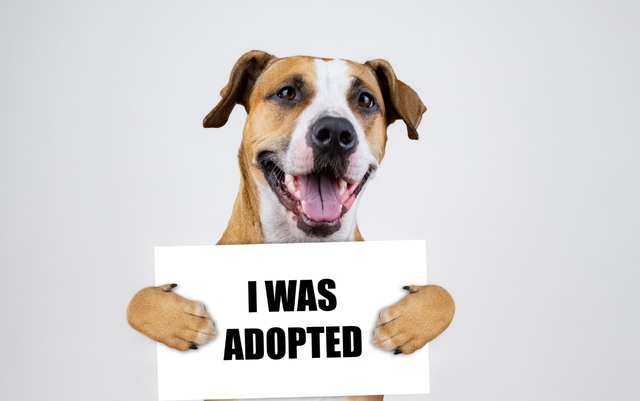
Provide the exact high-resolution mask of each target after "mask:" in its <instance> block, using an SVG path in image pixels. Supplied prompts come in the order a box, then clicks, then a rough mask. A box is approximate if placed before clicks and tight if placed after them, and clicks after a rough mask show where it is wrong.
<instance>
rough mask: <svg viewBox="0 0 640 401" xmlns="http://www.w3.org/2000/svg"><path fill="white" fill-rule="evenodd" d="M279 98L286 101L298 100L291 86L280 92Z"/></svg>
mask: <svg viewBox="0 0 640 401" xmlns="http://www.w3.org/2000/svg"><path fill="white" fill-rule="evenodd" d="M278 97H279V98H280V99H284V100H293V99H295V98H296V90H295V89H293V87H291V86H285V87H284V88H282V89H280V91H278Z"/></svg>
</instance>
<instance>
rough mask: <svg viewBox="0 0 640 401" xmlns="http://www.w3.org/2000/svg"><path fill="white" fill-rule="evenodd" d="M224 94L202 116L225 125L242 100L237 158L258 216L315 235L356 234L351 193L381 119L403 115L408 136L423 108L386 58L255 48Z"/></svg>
mask: <svg viewBox="0 0 640 401" xmlns="http://www.w3.org/2000/svg"><path fill="white" fill-rule="evenodd" d="M220 95H221V96H222V100H220V103H218V105H217V106H216V107H215V108H214V109H213V110H212V111H211V112H210V113H209V114H208V115H207V117H206V118H205V119H204V126H205V127H214V128H217V127H221V126H223V125H224V124H225V123H226V122H227V120H228V118H229V115H230V113H231V111H232V110H233V108H234V106H235V105H236V104H241V105H243V106H244V107H245V109H246V111H247V114H248V116H247V122H246V125H245V129H244V137H243V141H242V146H241V149H240V165H241V168H242V169H244V170H245V171H243V177H244V179H250V180H252V181H253V182H254V183H256V185H257V187H258V188H259V192H260V194H261V196H260V198H261V199H260V202H261V210H262V211H263V212H264V213H262V212H261V218H262V219H263V220H264V219H270V222H271V224H275V223H274V222H275V220H278V224H279V225H280V226H281V227H280V229H283V228H285V229H287V230H289V231H295V232H297V233H299V234H300V235H303V236H305V237H314V238H320V239H332V238H331V237H332V236H334V235H336V234H337V233H338V232H342V233H346V232H348V233H350V234H349V235H353V231H354V229H355V210H354V209H355V208H356V204H357V197H358V195H359V194H360V193H361V192H362V189H363V187H364V185H365V183H366V182H367V181H368V180H369V179H371V177H372V176H373V174H374V173H375V171H376V169H377V168H378V165H379V164H380V162H381V161H382V158H383V156H384V152H385V145H386V142H387V126H388V125H389V124H391V123H393V122H394V121H395V120H398V119H401V120H403V121H404V123H405V124H406V126H407V131H408V135H409V138H411V139H418V133H417V131H416V128H417V127H418V124H419V123H420V120H421V118H422V114H423V113H424V112H425V111H426V107H425V106H424V105H423V104H422V102H421V101H420V98H419V97H418V95H417V94H416V93H415V92H414V91H413V90H412V89H411V88H410V87H409V86H407V85H405V84H404V83H403V82H402V81H400V80H398V79H397V78H396V76H395V73H394V71H393V69H392V68H391V66H390V65H389V63H387V62H386V61H384V60H373V61H368V62H366V63H364V64H359V63H355V62H352V61H346V60H329V59H320V58H313V57H306V56H297V57H288V58H277V57H275V56H272V55H270V54H267V53H264V52H261V51H252V52H249V53H247V54H245V55H243V56H242V57H241V58H240V59H239V60H238V62H237V63H236V65H235V66H234V67H233V70H232V71H231V77H230V79H229V83H228V84H227V85H226V86H225V87H224V88H223V89H222V91H221V92H220ZM349 211H351V213H348V212H349ZM264 215H268V216H266V217H265V216H264ZM345 215H349V216H351V218H350V219H349V221H348V222H347V223H349V224H345ZM285 221H286V223H285ZM283 224H285V225H286V227H282V225H283ZM264 225H265V222H264V221H263V226H264ZM347 225H350V226H351V227H346V226H347ZM343 239H345V238H343Z"/></svg>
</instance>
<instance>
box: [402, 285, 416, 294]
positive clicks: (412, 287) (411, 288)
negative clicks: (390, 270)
mask: <svg viewBox="0 0 640 401" xmlns="http://www.w3.org/2000/svg"><path fill="white" fill-rule="evenodd" d="M402 289H403V290H407V291H409V294H415V293H416V292H418V286H415V285H405V286H404V287H402Z"/></svg>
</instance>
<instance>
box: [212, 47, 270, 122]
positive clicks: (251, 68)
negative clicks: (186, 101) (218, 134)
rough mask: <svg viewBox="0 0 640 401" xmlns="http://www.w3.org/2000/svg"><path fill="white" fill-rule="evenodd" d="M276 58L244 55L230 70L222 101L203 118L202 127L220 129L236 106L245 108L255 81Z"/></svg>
mask: <svg viewBox="0 0 640 401" xmlns="http://www.w3.org/2000/svg"><path fill="white" fill-rule="evenodd" d="M276 59H277V57H275V56H272V55H271V54H269V53H265V52H263V51H259V50H253V51H250V52H248V53H245V54H244V55H243V56H242V57H240V59H239V60H238V62H236V65H234V66H233V70H231V76H230V77H229V83H228V84H227V86H225V87H224V88H222V90H221V91H220V96H222V99H221V100H220V102H219V103H218V104H217V105H216V107H214V109H213V110H211V112H210V113H209V114H207V116H206V117H205V118H204V121H203V122H202V125H204V127H205V128H220V127H222V126H223V125H225V124H226V123H227V120H229V115H230V114H231V111H232V110H233V108H234V107H235V105H236V104H241V105H243V106H244V107H245V108H247V102H248V100H249V95H250V94H251V90H252V89H253V85H254V84H255V82H256V80H257V79H258V77H259V76H260V74H262V71H264V69H265V67H266V66H267V65H269V63H270V62H271V61H273V60H276Z"/></svg>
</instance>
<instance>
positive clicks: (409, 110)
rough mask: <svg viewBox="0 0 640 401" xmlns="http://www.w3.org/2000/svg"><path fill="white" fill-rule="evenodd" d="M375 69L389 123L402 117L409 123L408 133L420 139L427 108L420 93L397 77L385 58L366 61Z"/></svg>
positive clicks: (412, 137) (367, 64) (411, 136)
mask: <svg viewBox="0 0 640 401" xmlns="http://www.w3.org/2000/svg"><path fill="white" fill-rule="evenodd" d="M364 65H366V66H369V67H370V68H371V69H373V72H374V73H375V74H376V76H377V78H378V83H379V84H380V89H381V90H382V96H383V97H384V104H385V109H386V114H387V125H390V124H391V123H393V122H394V121H396V120H398V119H402V121H404V123H405V124H406V125H407V134H408V135H409V138H411V139H418V131H416V128H418V125H420V120H422V114H423V113H424V112H425V111H427V108H426V106H425V105H424V104H422V101H421V100H420V97H419V96H418V94H417V93H416V92H415V91H414V90H413V89H411V88H410V87H409V86H408V85H407V84H405V83H404V82H402V81H400V80H399V79H398V78H396V74H395V72H394V71H393V68H391V65H390V64H389V63H388V62H386V61H385V60H371V61H367V62H366V63H364Z"/></svg>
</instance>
